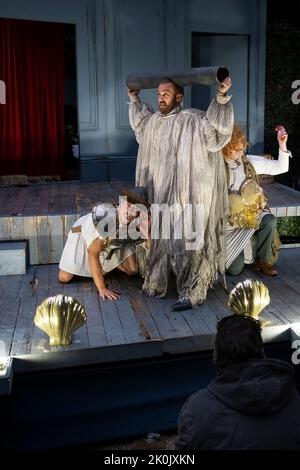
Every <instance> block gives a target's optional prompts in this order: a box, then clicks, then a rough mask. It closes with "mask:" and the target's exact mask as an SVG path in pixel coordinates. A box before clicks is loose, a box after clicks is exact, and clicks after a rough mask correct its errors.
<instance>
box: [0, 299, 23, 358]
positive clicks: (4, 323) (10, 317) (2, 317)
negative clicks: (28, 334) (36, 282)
mask: <svg viewBox="0 0 300 470" xmlns="http://www.w3.org/2000/svg"><path fill="white" fill-rule="evenodd" d="M19 305H20V299H19V298H17V297H15V298H14V299H12V298H8V299H2V301H1V305H0V352H1V351H2V352H3V354H7V355H9V354H10V348H11V344H12V339H13V334H14V330H15V326H16V322H17V317H18V313H19Z"/></svg>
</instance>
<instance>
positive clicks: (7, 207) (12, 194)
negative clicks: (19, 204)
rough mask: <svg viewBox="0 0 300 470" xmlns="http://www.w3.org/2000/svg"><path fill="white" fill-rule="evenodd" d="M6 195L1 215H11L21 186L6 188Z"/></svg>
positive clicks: (0, 207)
mask: <svg viewBox="0 0 300 470" xmlns="http://www.w3.org/2000/svg"><path fill="white" fill-rule="evenodd" d="M5 189H6V191H5V197H4V198H3V200H2V204H1V206H0V216H1V217H3V216H6V217H7V216H10V215H11V213H12V208H13V205H14V203H15V200H16V197H17V195H18V192H19V190H20V188H18V187H16V186H8V187H7V188H5Z"/></svg>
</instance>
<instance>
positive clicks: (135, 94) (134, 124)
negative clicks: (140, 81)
mask: <svg viewBox="0 0 300 470" xmlns="http://www.w3.org/2000/svg"><path fill="white" fill-rule="evenodd" d="M127 94H128V96H129V98H130V103H129V122H130V125H131V128H132V130H133V131H134V133H135V137H136V140H137V142H138V143H140V141H141V139H142V137H143V132H144V129H145V126H146V124H147V122H148V120H149V119H150V117H151V116H152V114H153V113H154V111H153V109H152V107H151V106H150V105H148V104H145V103H142V102H141V100H140V98H139V90H129V88H127Z"/></svg>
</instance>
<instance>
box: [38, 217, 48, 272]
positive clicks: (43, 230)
mask: <svg viewBox="0 0 300 470" xmlns="http://www.w3.org/2000/svg"><path fill="white" fill-rule="evenodd" d="M36 224H37V244H38V264H47V263H49V253H50V233H49V224H48V216H46V215H45V216H37V218H36Z"/></svg>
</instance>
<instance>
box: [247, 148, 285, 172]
mask: <svg viewBox="0 0 300 470" xmlns="http://www.w3.org/2000/svg"><path fill="white" fill-rule="evenodd" d="M290 156H291V152H289V151H287V152H284V151H283V150H280V149H279V154H278V160H269V159H268V158H265V157H260V156H258V155H247V158H248V159H249V161H250V163H252V165H253V166H254V169H255V171H256V173H257V174H258V175H280V174H281V173H286V172H287V171H289V157H290Z"/></svg>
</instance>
